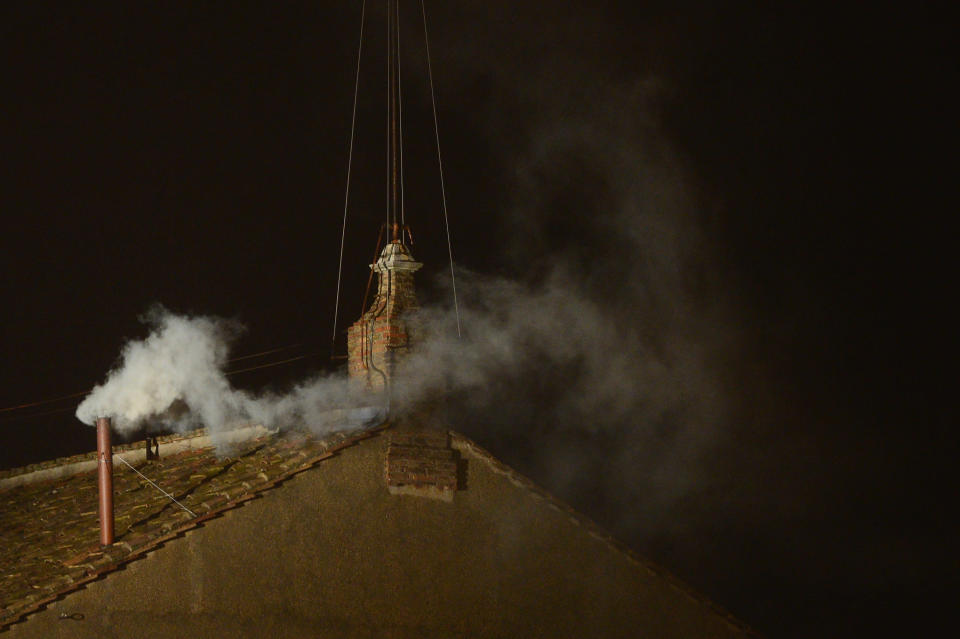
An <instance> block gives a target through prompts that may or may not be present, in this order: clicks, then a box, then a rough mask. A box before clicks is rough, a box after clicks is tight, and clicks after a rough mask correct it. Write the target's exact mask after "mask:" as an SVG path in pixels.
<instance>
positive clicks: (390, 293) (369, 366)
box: [347, 241, 423, 390]
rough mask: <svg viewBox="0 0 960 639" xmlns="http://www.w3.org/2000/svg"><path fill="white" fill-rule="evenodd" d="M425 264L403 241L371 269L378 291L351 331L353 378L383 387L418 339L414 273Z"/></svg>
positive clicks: (390, 246)
mask: <svg viewBox="0 0 960 639" xmlns="http://www.w3.org/2000/svg"><path fill="white" fill-rule="evenodd" d="M421 266H423V265H422V264H421V263H419V262H417V261H415V260H414V259H413V256H411V255H410V252H409V250H407V247H406V246H404V245H403V244H402V243H401V242H399V241H394V242H391V243H390V244H387V246H386V247H384V249H383V252H382V253H381V254H380V258H379V259H378V260H377V261H376V263H375V264H371V265H370V268H371V269H373V271H374V272H375V273H376V274H377V294H376V296H375V297H374V299H373V302H372V303H371V304H370V308H369V309H367V311H366V312H364V314H363V315H362V316H361V317H360V319H358V320H357V321H356V322H354V323H353V325H352V326H351V327H350V328H349V329H348V330H347V354H348V370H349V372H350V378H351V379H352V380H354V381H355V382H356V383H358V384H362V385H363V387H364V388H368V389H372V390H380V389H382V388H383V387H384V384H385V382H386V381H387V380H389V379H392V377H393V375H394V374H395V371H396V368H397V365H398V364H399V363H400V362H401V361H402V360H403V358H404V357H405V356H406V354H407V353H408V352H409V350H410V345H411V343H414V342H416V341H417V328H418V326H417V321H416V310H417V309H418V308H419V306H418V304H417V296H416V290H415V288H414V283H413V274H414V273H415V272H416V271H417V270H418V269H419V268H420V267H421Z"/></svg>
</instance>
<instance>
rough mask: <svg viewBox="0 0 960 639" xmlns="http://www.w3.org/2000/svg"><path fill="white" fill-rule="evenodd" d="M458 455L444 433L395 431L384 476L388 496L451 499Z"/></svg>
mask: <svg viewBox="0 0 960 639" xmlns="http://www.w3.org/2000/svg"><path fill="white" fill-rule="evenodd" d="M457 464H458V454H457V453H456V452H455V451H454V450H453V449H452V448H451V447H450V442H449V435H448V433H447V431H445V430H444V431H418V432H406V433H403V432H397V433H393V434H392V435H391V438H390V445H389V446H388V447H387V457H386V463H385V467H384V475H385V479H386V482H387V488H388V489H389V491H390V492H391V493H392V494H402V495H416V496H419V497H431V498H434V499H442V500H444V501H451V500H453V494H454V493H455V492H456V490H457V487H458V481H457Z"/></svg>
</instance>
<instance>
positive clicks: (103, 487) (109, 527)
mask: <svg viewBox="0 0 960 639" xmlns="http://www.w3.org/2000/svg"><path fill="white" fill-rule="evenodd" d="M97 488H98V491H99V494H100V545H101V546H109V545H110V544H112V543H113V451H112V449H111V448H110V418H109V417H98V418H97Z"/></svg>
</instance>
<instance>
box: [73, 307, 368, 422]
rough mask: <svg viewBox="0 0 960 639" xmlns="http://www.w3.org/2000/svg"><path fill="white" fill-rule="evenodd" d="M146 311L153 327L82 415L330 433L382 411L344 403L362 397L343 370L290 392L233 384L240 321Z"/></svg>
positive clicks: (128, 348) (131, 345) (128, 349)
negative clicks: (230, 367) (231, 363)
mask: <svg viewBox="0 0 960 639" xmlns="http://www.w3.org/2000/svg"><path fill="white" fill-rule="evenodd" d="M143 319H144V322H145V323H146V324H147V325H148V326H149V327H150V328H151V332H150V334H149V335H148V336H147V337H146V338H145V339H142V340H133V341H130V342H128V343H127V344H126V345H125V346H124V347H123V351H122V353H121V361H120V364H119V366H118V367H117V368H116V369H115V370H113V371H111V372H110V374H109V375H108V377H107V380H106V381H105V382H104V383H103V384H101V385H99V386H97V387H96V388H94V390H93V391H92V392H91V393H90V395H88V396H87V397H86V398H85V399H84V400H83V402H81V404H80V405H79V406H78V407H77V411H76V416H77V418H78V419H79V420H80V421H82V422H83V423H85V424H90V425H92V424H93V423H94V422H95V420H96V418H97V417H99V416H111V417H113V424H114V427H115V428H116V429H117V430H118V431H119V432H121V433H129V432H132V431H134V430H136V429H137V428H140V427H141V426H144V425H149V426H151V427H154V428H157V427H159V428H170V429H173V430H177V431H184V430H188V429H191V428H197V427H201V426H205V427H207V428H208V429H209V430H210V432H211V433H212V434H214V435H216V434H217V433H219V432H222V431H225V430H231V429H234V428H237V427H239V426H243V425H246V424H249V423H251V422H253V423H256V424H261V425H264V426H267V427H270V428H277V427H280V426H283V427H297V426H300V427H304V426H306V427H309V428H310V429H311V430H313V431H314V432H318V433H324V432H329V431H331V430H336V429H343V428H351V427H353V428H355V427H357V426H359V425H363V424H366V423H368V422H369V421H371V420H375V419H376V417H377V414H376V413H377V411H376V409H365V410H363V409H361V410H359V411H357V410H354V411H352V412H349V413H345V412H343V411H342V410H341V409H344V408H347V407H356V406H357V405H358V403H359V402H360V398H357V397H354V396H353V395H352V393H351V389H350V388H349V386H348V385H347V384H346V380H344V379H341V378H338V377H317V378H315V379H311V380H307V381H305V382H304V383H302V384H300V385H298V386H296V387H295V388H293V389H292V390H291V391H290V392H289V393H287V394H285V395H276V394H270V393H265V394H260V395H256V394H253V393H250V392H247V391H244V390H239V389H236V388H234V387H233V386H232V385H231V384H230V381H229V380H228V379H227V373H226V371H225V367H226V364H227V359H228V356H229V351H230V345H231V342H233V341H234V340H235V339H236V338H237V337H238V336H239V335H240V334H241V333H242V331H243V327H242V326H241V325H240V324H239V323H237V322H235V321H231V320H226V319H222V318H216V317H202V316H201V317H190V316H182V315H175V314H173V313H170V312H169V311H167V310H166V309H164V308H163V307H159V306H158V307H155V308H154V309H152V310H151V311H150V312H149V313H147V315H146V316H145V317H144V318H143Z"/></svg>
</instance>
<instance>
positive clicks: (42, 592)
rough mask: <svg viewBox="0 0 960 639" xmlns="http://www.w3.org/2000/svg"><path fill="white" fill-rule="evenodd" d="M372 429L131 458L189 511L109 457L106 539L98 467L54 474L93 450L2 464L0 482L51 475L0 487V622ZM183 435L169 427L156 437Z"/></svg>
mask: <svg viewBox="0 0 960 639" xmlns="http://www.w3.org/2000/svg"><path fill="white" fill-rule="evenodd" d="M372 432H373V431H366V432H360V433H352V434H347V433H337V434H334V435H331V436H328V437H327V438H325V439H319V438H313V437H311V436H309V435H306V434H302V433H286V434H284V435H261V436H260V437H256V438H254V439H251V440H248V441H246V442H243V443H242V444H240V445H238V446H236V447H235V448H234V449H233V451H232V454H231V455H230V456H228V457H218V456H217V454H216V451H215V449H214V447H213V446H212V445H207V446H204V447H200V448H187V449H186V450H182V451H180V452H177V453H175V454H173V455H171V456H166V457H164V456H163V455H162V451H161V458H160V459H159V460H153V461H141V462H139V463H136V462H135V463H134V464H133V465H134V466H135V467H136V468H137V469H138V470H139V471H140V472H141V473H143V474H144V475H145V476H147V477H149V478H150V479H151V480H153V481H154V482H156V483H157V484H158V485H159V486H161V487H162V488H163V489H164V490H166V491H167V492H169V493H170V494H172V495H173V496H174V497H175V498H176V499H177V500H178V501H180V502H181V503H182V504H183V505H184V506H186V507H187V508H189V509H190V510H192V511H193V513H195V514H196V515H197V516H196V517H194V516H192V515H190V514H189V513H187V512H186V511H184V510H182V509H181V508H180V507H179V506H177V505H176V504H174V503H173V502H172V501H170V499H168V498H167V497H165V496H164V495H163V494H162V493H161V492H160V491H158V490H156V489H155V488H154V487H152V486H150V485H149V484H148V483H147V482H146V481H144V480H143V479H141V478H140V477H138V476H137V475H136V474H135V473H134V472H133V471H131V470H130V469H129V468H126V467H125V466H122V465H116V462H115V469H114V494H115V496H114V511H115V517H116V519H115V521H116V523H115V526H116V537H115V538H116V543H115V544H113V545H112V546H111V547H109V548H107V549H102V548H101V547H100V544H99V520H98V515H97V478H96V471H87V472H81V473H77V474H73V475H71V476H66V477H56V474H57V473H56V471H57V470H58V469H69V468H71V467H75V466H74V465H75V464H78V463H83V462H90V461H91V460H93V457H92V456H91V455H78V456H75V457H71V458H64V459H61V460H56V461H57V462H58V463H46V464H34V465H31V466H29V467H25V468H22V469H15V470H12V471H6V472H5V473H4V476H3V477H2V478H0V479H3V480H5V481H6V482H7V483H12V480H11V478H17V479H18V480H22V479H23V476H25V475H27V474H29V473H33V474H34V476H39V477H43V476H44V473H47V474H52V475H53V477H54V478H52V479H40V480H39V481H29V480H27V481H25V482H23V483H22V485H17V486H14V487H12V488H9V489H6V490H0V630H3V629H5V628H6V627H8V626H9V625H10V624H11V623H13V622H15V621H17V620H18V619H20V618H21V617H23V616H24V615H26V614H28V613H30V612H32V611H35V610H37V609H39V608H41V607H42V606H43V605H45V604H46V603H49V602H50V601H53V600H54V599H56V598H57V597H59V596H61V595H63V594H65V593H67V592H70V591H72V590H76V589H78V588H80V587H81V586H82V585H84V584H85V583H87V582H90V581H92V580H94V579H97V578H98V577H99V576H100V575H102V574H104V573H107V572H110V571H113V570H116V569H117V568H119V567H120V566H121V565H123V564H125V563H126V562H128V561H131V560H133V559H135V558H137V557H139V556H140V555H142V554H144V553H145V552H147V551H148V550H150V549H152V548H155V547H156V546H158V545H160V544H162V543H164V542H165V541H167V540H169V539H172V538H173V537H176V536H177V535H179V534H180V533H182V532H183V531H185V530H187V529H190V528H193V527H196V526H197V525H199V524H200V523H202V522H203V521H206V520H208V519H210V518H212V517H214V516H216V515H217V514H218V513H220V512H222V511H224V510H227V509H229V508H233V507H235V506H237V505H238V504H240V503H242V502H244V501H247V500H249V499H252V498H254V497H255V496H256V495H257V494H258V493H260V492H262V491H264V490H267V489H269V488H272V487H274V486H276V485H277V484H278V483H280V482H282V481H284V480H285V479H287V478H289V477H291V476H292V475H294V474H296V473H298V472H301V471H303V470H305V469H306V468H309V467H310V466H312V465H313V464H315V463H317V462H319V461H321V460H323V459H326V458H327V457H330V456H332V455H333V454H334V453H335V452H336V451H338V450H340V449H342V448H344V447H346V446H349V445H352V444H353V443H354V442H356V441H358V440H360V439H363V438H366V437H369V436H370V435H371V434H372ZM202 437H204V433H203V432H196V433H194V434H193V435H192V439H193V440H195V441H197V440H200V438H202ZM190 439H191V437H187V438H184V437H183V436H177V437H173V438H168V439H166V440H164V441H166V442H171V441H180V442H181V443H182V442H183V441H184V440H190ZM186 443H187V444H190V443H192V442H190V441H186ZM143 447H144V443H143V442H141V443H139V444H137V445H126V446H117V447H115V448H114V455H117V454H122V453H124V452H128V453H129V452H131V451H137V450H138V449H139V450H141V451H142V449H143ZM141 457H142V456H141ZM88 458H89V459H88ZM93 463H95V462H93Z"/></svg>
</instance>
